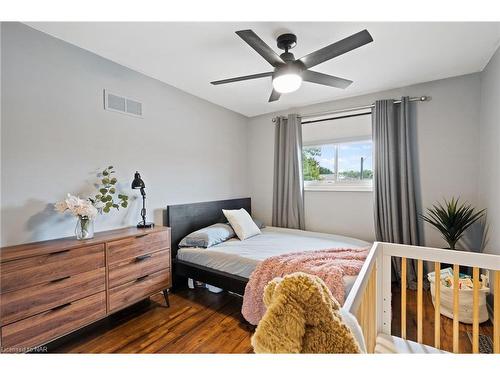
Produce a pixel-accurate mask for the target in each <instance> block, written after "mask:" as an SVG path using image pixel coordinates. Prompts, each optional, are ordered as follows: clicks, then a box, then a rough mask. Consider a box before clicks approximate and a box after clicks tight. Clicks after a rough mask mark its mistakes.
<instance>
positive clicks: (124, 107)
mask: <svg viewBox="0 0 500 375" xmlns="http://www.w3.org/2000/svg"><path fill="white" fill-rule="evenodd" d="M104 109H106V110H108V111H113V112H120V113H124V114H126V115H130V116H135V117H142V103H141V102H138V101H137V100H133V99H129V98H126V97H124V96H120V95H117V94H113V93H111V92H109V91H108V90H104Z"/></svg>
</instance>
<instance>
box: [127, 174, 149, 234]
mask: <svg viewBox="0 0 500 375" xmlns="http://www.w3.org/2000/svg"><path fill="white" fill-rule="evenodd" d="M145 187H146V185H145V184H144V181H142V178H141V175H140V174H139V172H135V175H134V181H132V189H141V195H142V209H141V216H142V221H141V222H139V224H137V228H153V227H154V226H155V224H154V223H147V222H146V191H145V190H144V188H145Z"/></svg>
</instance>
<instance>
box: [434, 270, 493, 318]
mask: <svg viewBox="0 0 500 375" xmlns="http://www.w3.org/2000/svg"><path fill="white" fill-rule="evenodd" d="M428 279H429V282H430V283H431V294H432V304H433V305H434V306H436V304H435V297H436V296H435V285H434V278H430V277H429V278H428ZM440 292H441V293H440V294H441V304H440V306H441V308H440V310H441V315H444V316H446V317H448V318H450V319H453V288H449V287H447V286H444V285H442V284H441V288H440ZM488 292H489V288H485V287H482V288H481V289H479V323H483V322H485V321H487V320H488V319H489V316H488V309H487V308H486V295H487V294H488ZM473 295H474V291H473V289H459V290H458V305H459V306H458V320H459V321H460V322H462V323H466V324H472V314H473V308H472V299H473Z"/></svg>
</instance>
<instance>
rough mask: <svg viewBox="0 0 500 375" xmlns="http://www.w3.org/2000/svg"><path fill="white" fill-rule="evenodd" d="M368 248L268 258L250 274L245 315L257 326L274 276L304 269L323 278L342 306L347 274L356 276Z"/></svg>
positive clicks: (305, 252)
mask: <svg viewBox="0 0 500 375" xmlns="http://www.w3.org/2000/svg"><path fill="white" fill-rule="evenodd" d="M368 250H369V249H368V248H359V249H356V248H354V249H328V250H317V251H303V252H298V253H290V254H284V255H278V256H274V257H270V258H267V259H266V260H264V261H263V262H262V263H260V264H259V265H258V266H257V268H256V269H255V270H254V271H253V272H252V274H251V275H250V280H249V281H248V283H247V286H246V288H245V295H244V296H243V307H242V309H241V312H242V314H243V317H244V318H245V319H246V320H247V321H248V322H249V323H251V324H254V325H257V324H258V323H259V321H260V320H261V319H262V317H263V316H264V314H265V312H266V306H265V305H264V301H263V294H264V288H265V287H266V285H267V283H268V282H270V281H271V280H272V279H274V278H275V277H283V276H285V275H288V274H291V273H294V272H304V273H308V274H310V275H315V276H318V277H320V278H321V279H322V280H323V281H324V282H325V284H326V286H327V287H328V289H329V290H330V291H331V292H332V295H333V296H334V297H335V298H336V299H337V301H338V302H339V303H340V304H341V305H342V304H343V303H344V299H345V285H344V279H343V277H344V276H356V275H357V274H358V273H359V271H360V270H361V267H362V266H363V263H364V261H365V259H366V257H367V255H368Z"/></svg>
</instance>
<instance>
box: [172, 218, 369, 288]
mask: <svg viewBox="0 0 500 375" xmlns="http://www.w3.org/2000/svg"><path fill="white" fill-rule="evenodd" d="M370 245H371V244H370V243H368V242H366V241H362V240H359V239H356V238H351V237H344V236H338V235H334V234H326V233H317V232H309V231H302V230H297V229H286V228H276V227H266V228H263V229H262V234H260V235H258V236H254V237H251V238H249V239H246V240H244V241H240V240H239V239H237V238H232V239H230V240H228V241H225V242H223V243H220V244H218V245H215V246H212V247H210V248H207V249H204V248H190V247H188V248H180V249H179V250H178V252H177V259H179V260H182V261H185V262H189V263H194V264H197V265H201V266H204V267H208V268H212V269H215V270H218V271H222V272H226V273H229V274H232V275H237V276H241V277H244V278H247V279H248V278H250V275H251V273H252V272H253V270H254V269H255V268H256V267H257V265H258V264H259V263H260V262H262V261H263V260H265V259H266V258H269V257H272V256H275V255H282V254H287V253H292V252H297V251H313V250H324V249H330V248H360V247H367V246H370ZM354 280H356V276H345V277H344V283H345V289H346V294H347V293H349V291H350V289H351V287H352V285H353V284H354Z"/></svg>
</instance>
